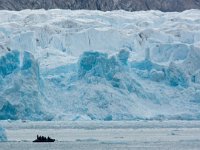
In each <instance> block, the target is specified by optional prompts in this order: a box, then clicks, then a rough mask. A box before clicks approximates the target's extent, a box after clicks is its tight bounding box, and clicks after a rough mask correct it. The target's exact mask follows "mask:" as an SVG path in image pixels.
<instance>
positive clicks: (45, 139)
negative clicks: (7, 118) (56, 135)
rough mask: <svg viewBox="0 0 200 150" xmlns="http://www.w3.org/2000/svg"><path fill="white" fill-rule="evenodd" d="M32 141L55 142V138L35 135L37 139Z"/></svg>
mask: <svg viewBox="0 0 200 150" xmlns="http://www.w3.org/2000/svg"><path fill="white" fill-rule="evenodd" d="M33 142H55V139H52V138H50V137H49V136H48V138H46V137H44V136H39V135H37V139H36V140H34V141H33Z"/></svg>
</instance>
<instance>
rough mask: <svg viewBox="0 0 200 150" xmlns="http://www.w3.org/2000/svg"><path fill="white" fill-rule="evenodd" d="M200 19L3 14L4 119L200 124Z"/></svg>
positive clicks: (189, 15) (196, 13) (184, 15)
mask: <svg viewBox="0 0 200 150" xmlns="http://www.w3.org/2000/svg"><path fill="white" fill-rule="evenodd" d="M199 18H200V10H187V11H184V12H181V13H178V12H173V13H163V12H160V11H146V12H145V11H140V12H126V11H112V12H101V11H87V10H78V11H71V10H48V11H46V10H23V11H19V12H15V11H4V10H3V11H0V56H1V57H0V62H1V65H0V67H2V68H1V70H0V71H1V72H0V83H1V84H0V98H1V99H2V101H1V102H0V118H1V119H31V120H51V119H53V120H132V119H199V118H200V100H199V99H200V94H199V93H200V92H199V91H200V75H199V72H200V71H199V70H200V65H199V64H200V19H199ZM10 50H11V52H10ZM14 50H16V51H14ZM86 51H87V52H86ZM88 51H89V52H88ZM94 51H95V52H94ZM97 52H98V53H97ZM123 52H125V53H123ZM126 52H128V53H126ZM18 53H19V55H18ZM24 54H26V55H27V58H26V57H24ZM145 55H146V56H145ZM127 56H129V57H127ZM18 112H19V113H18ZM5 114H6V115H5ZM2 116H3V117H4V118H3V117H2Z"/></svg>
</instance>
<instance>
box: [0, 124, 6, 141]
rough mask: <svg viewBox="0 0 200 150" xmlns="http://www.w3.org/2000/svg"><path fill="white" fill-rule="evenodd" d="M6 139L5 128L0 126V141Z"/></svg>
mask: <svg viewBox="0 0 200 150" xmlns="http://www.w3.org/2000/svg"><path fill="white" fill-rule="evenodd" d="M4 141H7V137H6V133H5V130H4V129H3V128H2V127H1V126H0V142H4Z"/></svg>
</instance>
